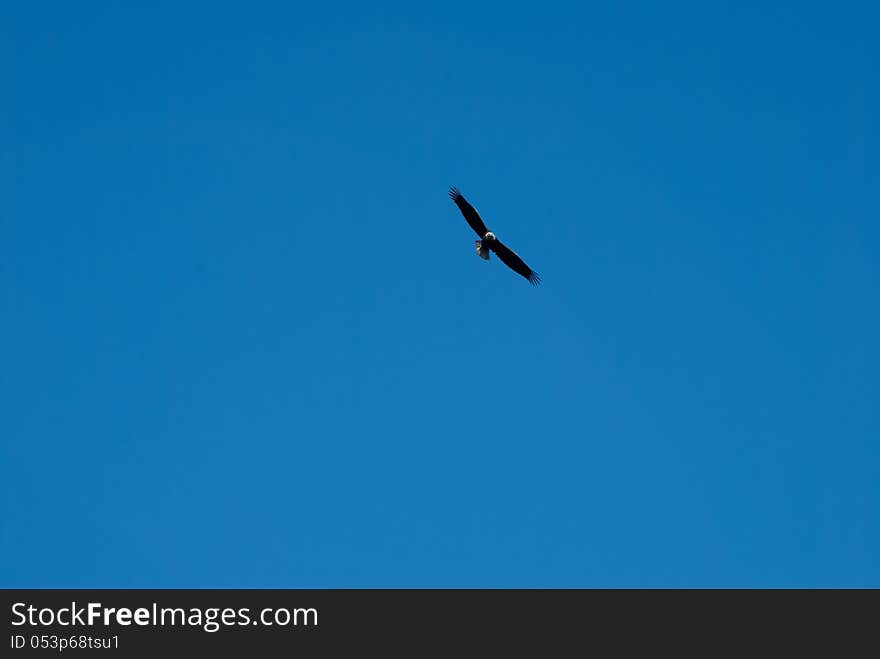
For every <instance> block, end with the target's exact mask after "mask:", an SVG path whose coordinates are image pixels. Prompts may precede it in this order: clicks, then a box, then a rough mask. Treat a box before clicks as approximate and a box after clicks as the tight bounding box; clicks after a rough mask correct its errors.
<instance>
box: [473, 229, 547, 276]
mask: <svg viewBox="0 0 880 659" xmlns="http://www.w3.org/2000/svg"><path fill="white" fill-rule="evenodd" d="M484 244H488V245H489V246H490V247H491V249H492V251H493V252H495V254H496V255H497V256H498V258H499V259H501V260H502V261H504V265H506V266H507V267H508V268H510V269H511V270H513V271H514V272H517V273H519V274H521V275H522V276H523V277H525V278H526V279H528V280H529V283H530V284H531V285H532V286H537V285H538V284H540V283H541V278H540V277H539V276H538V273H537V272H535V271H534V270H532V269H531V268H530V267H529V266H527V265H526V263H525V261H523V260H522V259H521V258H519V256H518V255H517V253H516V252H514V251H513V250H512V249H510V248H509V247H508V246H507V245H505V244H504V243H502V242H501V241H500V240H492V241H490V242H488V243H484Z"/></svg>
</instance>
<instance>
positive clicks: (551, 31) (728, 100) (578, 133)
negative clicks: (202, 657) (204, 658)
mask: <svg viewBox="0 0 880 659" xmlns="http://www.w3.org/2000/svg"><path fill="white" fill-rule="evenodd" d="M118 4H125V5H131V6H125V7H122V6H117V3H91V2H86V3H61V2H56V3H42V2H38V3H12V4H7V5H5V6H4V8H3V9H2V16H0V18H2V20H0V60H2V62H3V64H2V65H0V75H2V82H3V89H4V90H5V93H4V97H5V101H4V102H3V104H2V107H0V115H2V119H3V120H2V128H0V130H2V134H3V148H2V151H0V180H2V183H0V185H2V194H0V236H2V242H0V309H2V324H0V339H2V341H0V362H2V364H0V399H2V416H0V432H2V439H0V447H2V462H0V481H2V496H3V498H2V502H3V503H2V506H3V508H2V516H0V517H2V521H0V524H2V540H0V557H2V561H0V565H2V582H0V585H2V586H7V587H10V586H16V587H49V586H59V587H337V586H350V587H375V586H378V587H386V586H387V587H391V586H395V587H416V586H437V587H447V586H485V587H506V586H526V587H533V586H610V587H631V586H647V587H656V586H697V587H703V586H731V587H740V586H795V587H801V586H880V562H878V559H877V557H878V556H880V448H878V438H880V425H878V407H880V391H878V384H880V381H878V380H880V379H878V370H880V359H878V357H880V354H878V352H880V351H878V341H877V337H878V336H880V322H878V320H880V314H878V295H877V284H878V282H880V276H878V275H880V272H878V258H877V253H878V247H880V230H878V226H877V221H878V218H880V213H878V204H877V191H878V189H880V176H878V166H877V152H878V147H880V144H878V142H880V140H878V130H877V117H878V116H880V102H878V101H880V90H878V78H877V71H878V46H877V25H878V24H880V10H877V9H875V8H874V7H875V6H876V3H868V2H864V3H851V2H837V3H819V2H771V3H767V2H709V3H707V2H671V3H670V2H663V3H661V2H657V3H647V2H604V3H590V4H589V5H586V3H579V2H578V3H576V2H572V3H554V2H541V3H534V4H519V3H513V4H511V3H508V2H492V3H472V2H443V3H438V4H436V5H427V4H424V3H411V2H407V3H381V4H382V6H381V7H373V6H365V5H366V4H367V3H341V4H331V3H326V4H322V3H309V4H308V5H305V4H301V3H282V2H278V3H224V2H211V3H179V2H151V3H144V6H134V5H135V3H118ZM453 184H454V185H457V186H459V187H460V188H461V190H462V191H463V192H464V193H465V195H467V197H468V198H469V199H470V200H471V201H472V202H473V203H474V204H475V205H476V206H477V208H478V209H479V210H480V211H481V213H482V214H483V217H484V218H486V220H487V222H488V223H489V225H490V227H491V228H493V229H494V230H495V231H496V233H497V234H498V235H499V237H500V238H502V239H503V240H505V241H506V242H508V244H510V245H511V246H512V247H513V248H514V249H516V250H517V251H518V252H519V253H520V254H521V255H522V256H523V257H525V259H526V260H527V261H528V262H529V264H530V265H532V266H533V267H534V268H535V269H536V270H537V271H538V272H540V273H541V275H542V277H543V279H544V285H543V286H542V287H540V288H532V287H531V286H529V285H528V283H527V282H526V281H525V280H523V279H521V278H520V277H518V276H516V275H515V274H513V273H512V272H510V271H509V270H507V269H506V268H504V267H503V266H502V265H501V264H500V263H499V262H497V261H494V260H493V261H492V262H491V263H489V264H486V263H484V262H483V261H481V260H480V259H479V258H478V257H477V256H476V254H475V252H474V246H473V241H474V238H475V236H474V235H473V234H472V232H471V230H470V229H469V228H468V226H467V225H466V224H465V222H464V220H463V219H462V218H461V216H460V215H459V213H458V210H457V209H456V208H455V206H454V205H453V204H452V203H451V202H450V201H449V199H448V198H447V196H446V190H447V188H448V187H449V186H450V185H453Z"/></svg>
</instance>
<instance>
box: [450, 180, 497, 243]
mask: <svg viewBox="0 0 880 659" xmlns="http://www.w3.org/2000/svg"><path fill="white" fill-rule="evenodd" d="M449 197H450V199H452V201H454V202H455V205H456V206H458V209H459V210H460V211H461V214H462V215H464V219H466V220H467V223H468V224H470V225H471V229H473V230H474V231H476V232H477V235H478V236H479V237H480V238H482V237H483V236H485V235H486V232H487V231H488V230H489V229H487V228H486V224H485V222H483V218H481V217H480V214H479V213H478V212H477V209H476V208H474V207H473V206H471V205H470V204H469V203H468V201H467V199H465V198H464V197H463V196H462V194H461V193H460V192H459V191H458V189H457V188H450V189H449Z"/></svg>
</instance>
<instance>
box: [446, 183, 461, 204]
mask: <svg viewBox="0 0 880 659" xmlns="http://www.w3.org/2000/svg"><path fill="white" fill-rule="evenodd" d="M449 198H450V199H452V201H458V200H459V199H460V198H461V193H460V192H459V191H458V188H456V187H455V186H454V185H453V186H452V187H451V188H449Z"/></svg>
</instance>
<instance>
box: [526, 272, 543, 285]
mask: <svg viewBox="0 0 880 659" xmlns="http://www.w3.org/2000/svg"><path fill="white" fill-rule="evenodd" d="M526 279H528V280H529V283H530V284H531V285H532V286H537V285H538V284H540V283H541V276H540V275H539V274H538V273H537V272H535V271H534V270H532V271H531V272H530V273H529V276H528V277H526Z"/></svg>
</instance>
